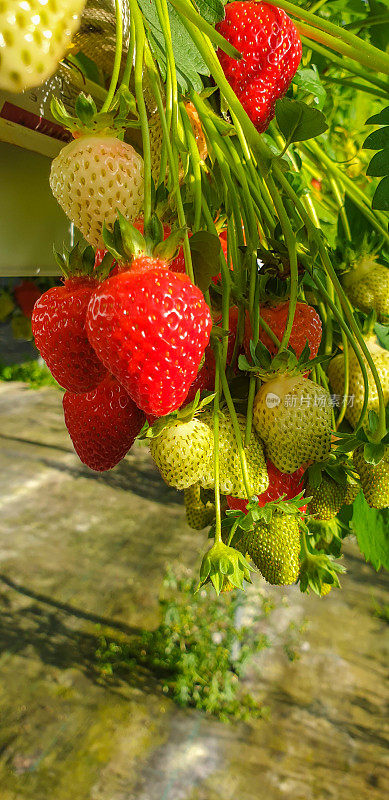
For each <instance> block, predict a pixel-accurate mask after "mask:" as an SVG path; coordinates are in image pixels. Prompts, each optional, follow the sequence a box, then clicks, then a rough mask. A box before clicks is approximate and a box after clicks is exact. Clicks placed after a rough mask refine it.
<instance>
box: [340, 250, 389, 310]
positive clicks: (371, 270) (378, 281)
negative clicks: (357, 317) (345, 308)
mask: <svg viewBox="0 0 389 800" xmlns="http://www.w3.org/2000/svg"><path fill="white" fill-rule="evenodd" d="M343 285H344V287H345V289H346V292H347V295H348V298H349V300H351V302H352V304H353V305H354V306H355V307H356V308H359V309H360V310H361V311H364V312H365V313H366V314H368V313H369V312H370V311H376V312H377V316H378V318H379V319H385V318H386V317H388V316H389V269H388V267H385V266H383V265H382V264H376V262H375V259H374V258H373V257H372V256H365V257H363V258H362V259H361V260H360V261H359V263H358V265H357V266H356V267H355V268H354V269H352V270H350V272H348V273H347V274H346V275H345V276H344V279H343Z"/></svg>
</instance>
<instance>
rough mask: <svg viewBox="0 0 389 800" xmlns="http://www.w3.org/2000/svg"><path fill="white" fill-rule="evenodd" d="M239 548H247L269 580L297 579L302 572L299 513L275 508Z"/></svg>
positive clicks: (279, 582)
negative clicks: (300, 571) (284, 511)
mask: <svg viewBox="0 0 389 800" xmlns="http://www.w3.org/2000/svg"><path fill="white" fill-rule="evenodd" d="M239 549H240V550H241V551H242V552H247V553H248V554H249V556H250V558H251V559H252V560H253V562H254V564H255V566H256V567H258V569H259V570H260V571H261V573H262V575H263V577H264V578H265V580H266V581H267V582H268V583H272V584H274V585H277V586H282V585H289V584H291V583H295V581H296V580H297V578H298V575H299V554H300V529H299V523H298V518H297V516H292V515H287V514H283V513H281V512H277V511H276V512H275V513H274V514H273V516H272V518H271V520H270V522H267V523H266V522H259V523H258V525H256V527H255V530H253V531H250V532H249V533H248V534H246V535H245V536H244V538H243V540H241V541H240V543H239Z"/></svg>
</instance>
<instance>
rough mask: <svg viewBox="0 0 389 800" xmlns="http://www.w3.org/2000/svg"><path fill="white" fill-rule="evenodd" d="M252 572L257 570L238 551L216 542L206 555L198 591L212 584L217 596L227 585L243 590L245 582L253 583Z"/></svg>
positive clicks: (201, 568)
mask: <svg viewBox="0 0 389 800" xmlns="http://www.w3.org/2000/svg"><path fill="white" fill-rule="evenodd" d="M250 571H252V572H256V569H255V568H254V567H252V566H250V564H249V563H248V561H247V559H246V558H245V557H244V555H243V554H242V553H240V552H239V551H238V550H235V549H234V548H233V547H229V546H228V545H226V544H224V543H223V542H216V543H215V544H214V545H213V546H212V547H211V548H210V550H208V552H207V553H206V554H205V556H204V558H203V560H202V564H201V567H200V582H199V585H198V586H197V589H196V591H197V592H198V591H199V589H200V588H201V586H204V585H205V584H207V583H212V585H213V586H214V589H215V591H216V594H220V592H221V591H223V589H224V588H225V585H226V584H227V583H229V584H231V585H232V586H236V587H237V588H238V589H243V581H246V582H247V583H251V582H252V581H251V577H250Z"/></svg>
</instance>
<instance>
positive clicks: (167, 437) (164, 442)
mask: <svg viewBox="0 0 389 800" xmlns="http://www.w3.org/2000/svg"><path fill="white" fill-rule="evenodd" d="M150 453H151V455H152V458H153V459H154V461H155V463H156V465H157V467H158V469H159V471H160V473H161V475H162V477H163V479H164V481H165V482H166V483H167V484H168V486H174V488H175V489H188V488H189V486H193V484H195V483H198V482H199V481H200V480H201V478H202V477H203V475H204V473H207V474H208V473H209V470H210V468H211V466H210V465H211V464H212V455H213V436H212V432H211V430H210V428H209V426H208V425H206V424H205V423H204V422H203V421H202V420H200V419H197V418H195V419H192V420H191V421H190V422H181V421H180V420H177V421H176V422H173V424H172V425H169V426H168V427H166V428H164V430H163V431H162V433H161V434H160V435H159V436H157V437H156V438H155V439H151V441H150Z"/></svg>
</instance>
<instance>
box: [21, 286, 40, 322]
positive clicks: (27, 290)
mask: <svg viewBox="0 0 389 800" xmlns="http://www.w3.org/2000/svg"><path fill="white" fill-rule="evenodd" d="M41 294H42V290H41V289H40V288H39V286H37V285H36V283H34V281H22V282H21V283H18V285H17V286H15V288H14V298H15V300H16V302H17V304H18V306H19V308H20V309H21V311H22V312H23V314H24V316H25V317H28V319H31V317H32V312H33V310H34V305H35V303H36V301H37V300H38V297H40V296H41Z"/></svg>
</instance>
